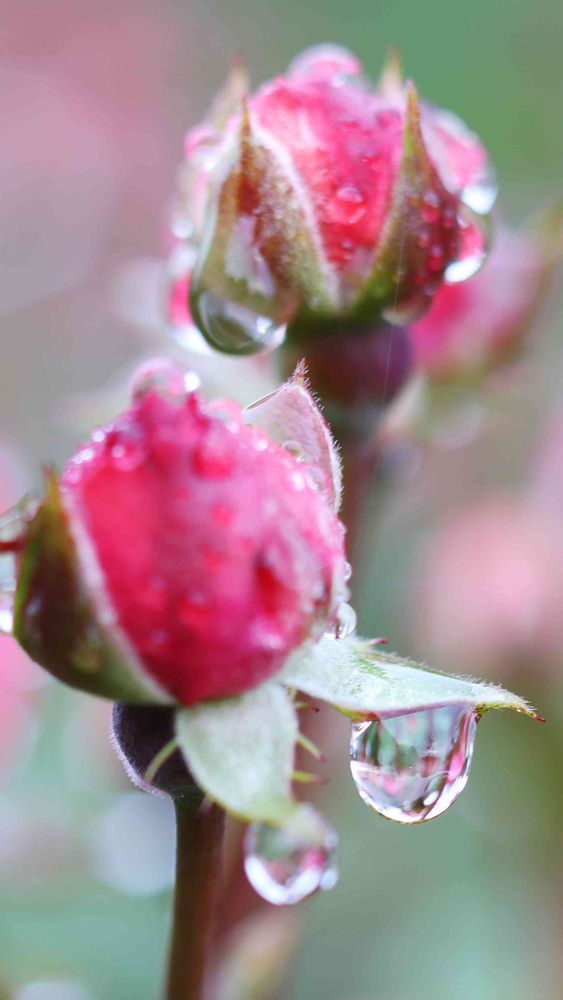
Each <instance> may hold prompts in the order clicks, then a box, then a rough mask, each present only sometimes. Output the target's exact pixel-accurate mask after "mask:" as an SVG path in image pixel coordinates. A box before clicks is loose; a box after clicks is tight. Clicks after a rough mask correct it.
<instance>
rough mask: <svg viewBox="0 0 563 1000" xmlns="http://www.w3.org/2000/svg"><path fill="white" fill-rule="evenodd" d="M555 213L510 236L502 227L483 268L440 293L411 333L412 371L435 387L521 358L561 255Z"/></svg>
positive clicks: (482, 373) (512, 232)
mask: <svg viewBox="0 0 563 1000" xmlns="http://www.w3.org/2000/svg"><path fill="white" fill-rule="evenodd" d="M560 231H561V227H560V223H559V222H558V219H557V213H556V212H553V213H551V212H550V213H548V215H546V218H545V220H544V224H543V225H542V226H541V227H539V226H537V227H535V228H534V229H532V228H531V227H530V228H528V229H523V230H520V231H513V230H510V229H508V228H507V227H506V226H499V228H498V235H497V240H496V243H495V246H494V248H493V251H492V253H491V256H490V259H489V261H488V263H487V267H486V268H484V269H483V270H482V271H481V272H480V273H479V274H477V275H476V276H475V277H474V278H471V280H470V281H466V282H465V283H464V284H461V285H450V286H448V285H444V286H443V287H442V288H441V289H440V290H439V292H438V293H437V295H436V298H435V299H434V302H433V304H432V307H431V309H430V311H429V312H428V313H427V314H426V315H425V316H424V317H422V319H419V320H418V322H416V323H414V324H413V325H412V326H411V327H410V336H411V340H412V345H413V352H414V363H415V367H416V368H418V369H419V370H421V371H423V372H425V374H426V375H428V376H429V377H430V378H431V379H433V380H436V381H445V380H450V381H451V380H453V379H457V380H470V379H475V378H478V377H481V376H483V375H485V374H486V373H487V372H491V371H493V370H494V369H496V368H498V367H499V366H500V365H503V364H506V363H507V362H510V361H512V360H515V359H516V358H518V356H519V355H520V354H521V352H522V349H523V346H524V343H525V339H526V335H527V333H528V331H529V330H530V328H531V325H532V322H533V320H534V317H535V314H536V310H537V306H538V305H539V303H540V301H541V298H542V294H543V291H544V289H545V285H546V282H547V280H548V279H549V276H550V272H551V270H552V266H553V264H554V262H555V260H556V258H557V256H558V254H560V247H559V248H558V247H557V243H556V240H557V232H559V233H560Z"/></svg>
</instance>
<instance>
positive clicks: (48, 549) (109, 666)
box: [13, 471, 171, 704]
mask: <svg viewBox="0 0 563 1000" xmlns="http://www.w3.org/2000/svg"><path fill="white" fill-rule="evenodd" d="M99 619H100V616H99V614H97V613H96V610H95V608H94V605H93V601H92V599H91V597H90V596H89V594H88V592H87V589H86V586H85V583H84V579H83V573H82V572H81V568H80V563H79V557H78V552H77V546H76V543H75V540H74V538H73V537H72V534H71V531H70V528H69V523H68V517H67V514H66V511H65V509H64V506H63V502H62V497H61V492H60V489H59V483H58V479H57V476H56V475H55V473H54V472H52V471H50V472H48V473H47V475H46V491H45V498H44V500H43V501H42V503H41V505H40V507H39V508H38V510H37V512H36V514H35V516H34V517H33V519H32V520H31V522H30V524H29V527H28V531H27V535H26V539H25V543H24V548H23V552H22V555H21V560H20V565H19V572H18V582H17V589H16V595H15V607H14V625H13V634H14V636H15V638H16V639H17V640H18V642H19V644H20V646H21V647H22V648H23V649H24V650H25V652H26V653H27V654H28V655H29V656H30V657H31V659H32V660H35V661H36V662H37V663H39V664H40V665H41V666H42V667H44V668H45V669H46V670H48V671H49V673H51V674H53V675H54V676H55V677H56V678H57V679H58V680H60V681H63V682H64V683H65V684H69V685H70V686H71V687H75V688H79V689H80V690H81V691H87V692H89V693H90V694H95V695H98V696H100V697H103V698H110V699H112V700H114V701H121V702H125V703H130V704H162V703H164V702H166V701H171V699H167V698H166V696H164V695H162V694H161V693H160V692H159V691H158V690H157V688H156V685H155V684H154V683H153V682H152V681H151V679H150V678H148V677H147V678H145V677H144V676H143V675H142V673H141V671H140V669H139V667H138V665H137V664H136V663H135V664H133V663H132V662H129V660H128V657H127V655H126V654H125V650H124V649H121V648H120V643H119V642H118V641H117V640H116V638H115V636H112V635H111V634H110V630H109V629H108V628H106V627H105V626H104V625H102V623H101V622H100V620H99ZM131 655H133V654H131Z"/></svg>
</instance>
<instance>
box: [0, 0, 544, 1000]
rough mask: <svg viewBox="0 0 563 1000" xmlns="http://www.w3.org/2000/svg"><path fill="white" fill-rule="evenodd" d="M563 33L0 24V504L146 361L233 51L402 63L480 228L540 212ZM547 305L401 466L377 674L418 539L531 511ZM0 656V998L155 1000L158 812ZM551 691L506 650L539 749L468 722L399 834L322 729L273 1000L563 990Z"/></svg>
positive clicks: (379, 7) (388, 495)
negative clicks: (196, 164) (519, 360)
mask: <svg viewBox="0 0 563 1000" xmlns="http://www.w3.org/2000/svg"><path fill="white" fill-rule="evenodd" d="M562 32H563V6H562V5H561V4H560V3H559V2H556V0H537V2H535V3H532V2H531V0H482V2H478V0H473V2H472V0H464V2H461V0H448V2H445V0H427V2H426V3H424V4H419V3H414V2H412V0H410V2H409V0H393V2H390V0H386V2H383V0H380V2H375V3H374V2H373V0H370V2H368V0H347V2H346V3H345V4H337V3H336V2H335V0H322V2H321V0H307V2H304V3H300V2H297V0H283V2H282V0H265V2H264V0H262V2H258V0H238V2H236V3H233V2H231V3H228V2H227V0H206V2H195V0H182V2H180V0H177V2H174V0H153V2H148V0H147V2H135V0H112V2H111V3H110V2H109V0H81V3H80V4H74V3H71V2H70V0H35V2H34V0H20V2H19V3H17V4H14V3H5V2H4V3H3V4H2V11H1V19H0V81H1V83H2V85H1V86H0V107H1V109H2V121H3V123H4V127H3V145H4V153H3V156H2V164H1V165H0V178H1V190H2V199H1V201H0V222H1V231H2V240H1V244H2V245H1V248H0V314H1V318H2V337H3V354H2V365H1V367H0V463H1V466H0V475H1V476H2V483H3V485H2V496H3V499H4V500H5V504H6V505H8V504H9V503H10V502H11V501H12V500H14V499H15V498H16V497H17V495H18V492H20V491H23V490H25V489H27V488H28V487H29V486H33V485H37V484H38V482H39V473H38V470H39V468H40V463H41V462H43V461H45V460H48V461H51V460H56V461H58V462H59V463H60V462H62V461H64V459H65V458H66V457H67V456H68V455H69V453H70V450H71V448H72V447H73V445H74V444H75V443H76V441H77V439H78V438H79V436H80V434H81V433H82V432H83V429H84V427H85V426H86V425H87V424H88V421H89V418H90V415H91V416H92V419H98V418H100V419H103V418H104V417H105V416H106V415H107V410H108V409H109V410H111V407H112V402H113V399H114V395H116V394H117V395H118V393H117V390H115V393H114V391H113V390H112V391H111V392H109V395H108V392H107V390H105V391H104V394H102V395H101V396H98V395H97V392H96V391H97V390H98V389H99V388H100V387H106V386H107V385H108V384H110V383H112V382H113V383H114V384H116V383H115V380H116V376H117V373H119V372H121V371H122V370H123V369H126V368H127V367H128V366H132V365H133V363H134V362H135V360H136V359H138V358H140V357H141V356H143V355H146V354H147V353H154V352H155V351H159V350H166V349H167V342H166V341H165V340H164V338H163V335H162V333H161V331H160V330H159V329H158V327H157V325H153V326H151V325H150V324H149V323H148V322H147V323H145V322H140V323H135V322H133V321H132V317H133V314H134V313H137V315H140V316H141V317H142V314H143V310H144V308H145V305H144V304H145V302H146V299H147V295H148V291H147V288H146V287H145V286H144V284H143V281H142V280H140V279H139V276H142V275H143V274H145V273H146V274H147V275H148V274H149V273H151V274H152V271H151V270H150V268H151V266H152V265H151V262H152V261H154V259H155V258H157V257H159V256H160V255H161V254H162V252H163V234H164V230H165V217H164V210H165V206H166V204H167V202H168V199H169V195H170V191H171V189H172V186H173V183H174V176H175V171H176V167H177V163H178V161H179V158H180V155H181V148H182V138H183V135H184V133H185V131H186V129H187V128H188V127H189V126H191V125H193V124H195V123H196V122H197V121H198V119H199V118H200V117H201V115H202V114H203V113H204V111H205V109H206V106H207V104H208V103H209V101H210V98H211V97H212V95H213V93H214V91H215V89H216V88H217V87H218V86H219V85H220V84H221V82H222V80H223V78H224V76H225V73H226V70H227V67H228V64H229V61H230V59H231V57H232V55H233V54H234V53H236V52H242V53H243V54H244V56H245V57H246V59H247V61H248V64H249V67H250V70H251V73H252V78H253V80H254V81H256V82H258V81H260V80H261V79H264V78H267V77H269V76H272V75H274V74H275V73H278V72H281V71H283V69H284V67H285V66H286V65H287V63H288V62H289V61H290V59H292V58H293V56H294V55H295V54H296V53H297V52H298V51H300V50H301V49H302V48H304V47H306V46H308V45H310V44H314V43H317V42H319V41H334V42H337V43H339V44H341V45H345V46H348V47H350V48H352V49H354V50H355V51H356V52H357V53H358V55H359V56H360V58H361V59H362V60H363V61H364V64H365V67H366V70H367V72H368V73H369V74H370V75H371V76H375V77H376V76H377V74H378V73H379V69H380V66H381V63H382V60H383V57H384V54H385V51H386V49H387V48H388V46H389V45H390V44H393V45H395V46H397V47H398V48H399V49H400V50H401V51H402V53H403V57H404V62H405V66H406V70H407V73H408V75H409V76H412V78H413V79H414V80H415V82H416V83H417V85H418V87H419V89H420V91H421V92H422V93H423V94H424V95H425V96H426V97H427V98H428V99H429V100H432V101H434V102H436V103H437V104H440V105H442V106H445V107H448V108H450V109H452V110H455V111H456V112H457V113H458V114H459V115H460V116H461V117H462V118H463V119H464V120H465V121H466V122H467V123H468V124H469V125H470V126H471V127H472V128H474V129H475V130H476V131H477V132H478V133H479V134H480V135H481V137H482V138H483V140H484V142H485V144H486V145H487V147H488V148H489V150H490V153H491V157H492V159H493V161H494V163H495V164H496V167H497V170H498V175H499V182H500V191H501V199H500V201H501V209H502V210H503V212H504V214H505V215H507V216H508V217H509V219H511V220H513V221H514V222H519V221H521V220H524V219H525V218H526V217H527V216H529V215H530V214H532V213H534V212H535V211H536V210H538V209H539V208H541V207H542V206H544V205H545V204H546V203H548V202H549V201H552V200H554V199H555V198H557V197H558V196H561V193H562V192H561V177H562V176H563V126H562V124H561V93H562V85H563V73H562V69H561V37H562ZM143 267H146V271H144V270H143ZM147 280H148V279H147ZM124 299H126V300H127V301H126V304H125V306H124V305H123V301H124ZM562 306H563V296H562V294H561V292H560V289H559V287H558V286H557V283H556V284H555V286H554V287H553V288H552V289H551V291H550V293H549V296H548V298H547V301H546V302H545V303H544V306H543V309H542V312H541V316H540V318H539V321H538V323H537V330H536V334H537V337H536V339H535V340H534V343H533V346H532V349H531V351H530V355H529V360H528V363H527V365H526V367H525V369H524V371H523V372H522V373H521V374H520V376H519V380H516V382H515V383H514V384H512V385H511V390H510V393H509V394H508V397H506V396H504V397H502V398H501V400H500V402H498V404H497V405H495V402H494V400H493V402H492V403H491V404H490V406H489V410H488V413H487V415H486V417H485V419H484V421H483V422H482V427H481V433H480V434H479V436H478V437H476V438H474V439H472V440H470V441H468V443H467V444H466V445H465V446H464V447H463V448H457V449H452V448H450V449H447V450H443V449H435V450H432V449H430V450H429V451H428V452H425V453H424V455H423V456H422V457H421V459H420V461H419V462H418V463H415V466H416V467H413V468H411V467H410V466H409V467H408V468H407V470H406V472H405V471H404V470H403V473H404V474H403V473H401V470H399V472H398V473H397V474H396V475H395V476H394V477H391V481H390V482H388V484H387V486H386V489H385V490H384V491H383V493H382V495H381V496H379V497H378V498H377V503H374V508H373V511H372V518H371V519H370V522H369V530H368V533H367V534H368V537H367V538H366V545H365V547H364V549H365V551H364V556H363V562H362V566H361V567H359V568H358V573H357V580H358V583H357V586H358V591H359V594H360V598H359V611H360V624H361V627H362V630H363V631H365V632H366V633H367V634H375V635H381V634H383V635H386V636H388V637H389V639H390V643H391V645H392V647H393V648H396V649H397V650H398V651H400V652H401V653H405V654H411V655H417V654H419V655H428V656H429V657H430V656H431V655H432V653H433V646H432V642H431V641H430V640H429V639H428V641H426V639H425V633H424V627H423V625H424V623H422V627H421V625H420V614H419V613H417V607H418V604H419V603H420V599H421V598H420V594H419V591H418V589H417V587H418V583H419V574H420V573H421V572H422V570H421V568H420V567H421V566H422V561H423V560H424V559H426V558H427V555H428V551H431V550H432V539H433V537H434V535H433V533H434V532H435V531H436V530H439V528H440V526H441V524H442V523H443V522H444V521H445V520H446V519H448V518H449V517H451V516H453V515H455V512H456V511H457V510H458V509H459V508H460V507H462V506H463V505H464V504H465V503H466V502H467V501H468V500H470V499H472V498H477V499H479V497H481V496H483V495H484V494H486V493H487V492H490V491H491V490H492V491H495V490H498V489H501V488H502V489H510V490H515V491H518V490H521V489H523V488H524V487H525V484H526V481H527V477H528V476H529V470H530V467H531V465H533V462H534V456H535V454H536V451H537V449H538V447H539V443H540V442H541V440H542V436H543V434H544V429H545V427H546V426H547V423H548V422H549V420H550V419H551V418H552V414H553V411H554V408H556V407H557V404H558V402H559V401H560V390H559V386H560V381H561V376H562V374H563V338H562V337H561V333H562V332H563V329H562V327H563V320H562V318H561V317H562V316H563V313H562V311H561V307H562ZM192 361H193V363H194V364H195V365H196V366H197V364H198V361H197V358H196V359H195V360H194V359H192ZM252 365H253V363H252V362H246V361H240V362H237V363H236V365H235V366H234V367H233V365H232V364H231V365H230V366H229V365H225V366H224V368H221V365H213V366H212V367H213V372H212V374H211V375H210V374H209V372H208V371H207V369H206V368H205V363H204V362H203V361H202V366H203V377H204V383H205V382H206V380H207V383H208V384H209V385H210V386H212V387H213V388H215V387H216V385H217V383H219V384H221V379H223V384H222V389H223V391H225V392H229V393H231V394H232V395H233V396H240V397H241V398H242V399H244V400H245V401H246V398H247V397H248V396H249V394H251V391H252V389H253V388H254V387H255V385H256V384H257V383H258V382H259V377H258V376H257V375H256V373H255V369H254V368H253V367H252ZM208 367H209V365H208ZM507 399H508V401H507ZM558 440H559V445H556V448H555V451H556V454H557V453H559V454H560V456H561V465H562V467H563V436H561V437H560V438H559V439H558ZM407 464H408V463H407ZM562 499H563V497H562ZM539 527H540V530H541V525H540V526H539ZM560 597H561V606H562V607H563V593H561V594H560ZM0 642H1V646H0V663H3V662H4V660H5V662H6V666H5V677H6V678H8V680H7V682H6V685H5V691H1V692H0V716H1V717H2V738H1V740H0V751H1V755H0V768H1V771H0V981H2V982H3V983H4V984H5V989H6V996H7V997H17V998H18V1000H150V998H153V997H156V996H157V995H158V990H159V983H160V981H161V976H162V968H163V959H164V949H165V940H166V933H167V921H168V907H169V895H168V890H169V886H170V879H171V863H172V854H173V843H172V830H171V817H170V813H169V810H168V807H167V805H166V803H164V802H161V801H158V800H153V799H146V798H144V797H143V796H142V795H141V794H140V793H137V792H134V791H132V790H131V786H129V785H128V781H127V779H126V777H125V775H124V774H123V773H122V772H121V770H120V766H119V765H118V764H117V762H116V761H115V759H114V757H113V753H112V751H111V749H110V748H109V745H108V738H107V737H108V731H109V715H108V710H107V706H104V705H98V704H97V703H96V702H94V701H91V700H89V699H87V698H86V697H85V696H81V695H79V694H75V693H73V692H70V691H64V690H62V689H60V688H58V687H56V686H55V685H54V684H50V683H47V682H40V679H39V678H38V674H39V671H38V670H36V669H35V668H31V667H28V666H27V664H25V663H24V662H23V660H22V659H21V658H18V654H17V651H16V650H15V649H14V647H13V646H12V643H11V640H10V639H8V638H5V639H2V640H0ZM425 643H426V646H425ZM421 647H425V648H421ZM465 653H466V655H465V656H464V657H463V661H464V662H463V663H461V662H459V663H456V662H448V663H447V664H445V663H444V664H442V665H443V666H444V667H447V668H448V669H451V670H455V669H456V668H457V669H465V670H467V669H468V667H467V658H468V657H467V650H466V651H465ZM469 660H470V663H471V666H470V669H471V671H472V672H473V673H474V674H476V675H480V674H483V675H488V676H489V677H491V679H493V678H494V677H495V676H496V674H495V669H494V666H495V665H494V663H493V664H491V663H486V664H485V663H480V662H479V658H478V657H477V659H476V661H475V662H473V661H472V659H471V656H469ZM437 665H440V664H437ZM499 669H500V665H499ZM562 676H563V652H562V653H561V657H560V658H558V657H557V656H556V657H551V658H550V659H549V662H546V658H545V657H544V656H539V655H538V657H537V658H536V657H535V656H534V655H533V651H532V652H530V650H529V649H528V650H526V654H525V655H519V654H515V656H514V662H512V661H511V660H510V659H509V660H508V662H503V663H502V673H501V674H499V675H498V679H499V680H500V681H502V682H503V683H505V684H506V685H508V686H509V687H510V686H511V685H512V686H514V687H516V688H517V689H518V690H519V691H520V693H522V694H523V695H525V696H527V697H528V698H530V699H531V700H532V701H534V702H535V703H537V704H538V706H539V709H540V711H541V712H542V714H544V715H546V717H547V718H548V725H546V726H543V727H540V726H533V725H532V724H531V723H529V722H527V721H525V720H523V719H520V718H518V717H516V716H515V717H505V716H503V715H500V714H499V715H497V716H495V717H491V718H487V719H485V721H484V722H483V724H482V726H481V727H480V732H479V734H478V742H477V752H476V758H475V763H474V767H473V775H472V779H471V781H470V783H469V786H468V789H467V791H466V792H465V793H464V795H463V797H462V799H461V800H460V802H459V803H458V804H457V805H456V806H455V807H454V808H453V809H452V810H451V812H450V813H448V814H447V815H446V816H445V817H443V818H441V819H439V820H438V821H437V822H435V823H430V824H429V825H427V826H423V827H421V828H420V829H416V828H415V829H406V828H397V827H395V826H394V825H392V824H388V823H385V822H384V821H383V820H381V819H379V818H378V817H376V816H374V815H371V814H370V813H369V812H368V810H367V809H366V807H365V806H364V805H362V803H361V802H360V800H359V798H358V796H357V794H356V792H355V789H354V787H353V784H352V782H351V779H350V777H349V773H348V767H347V758H346V733H345V728H342V729H341V731H340V735H341V738H342V742H341V744H340V745H339V746H338V747H337V748H333V749H332V759H333V761H334V767H333V776H332V779H331V783H330V785H329V787H328V790H327V791H326V792H325V793H324V795H323V808H324V809H325V811H326V812H327V814H328V815H330V817H331V821H332V822H333V823H334V825H335V826H336V827H337V829H338V831H339V833H340V835H341V839H342V875H341V880H340V883H339V885H338V887H337V888H336V889H335V890H334V891H333V892H331V893H327V894H325V895H323V896H322V898H321V897H317V898H315V899H314V900H312V901H311V902H310V903H309V904H306V905H304V906H303V908H302V916H303V917H304V923H303V932H302V934H300V937H299V948H298V951H297V954H296V955H295V956H294V957H292V959H291V968H290V975H289V977H288V981H287V986H286V988H285V993H284V995H286V996H287V997H288V998H290V1000H418V998H424V1000H426V998H431V1000H451V998H463V1000H465V998H476V1000H527V998H529V997H530V996H542V997H550V998H551V997H553V998H555V997H557V996H560V990H561V985H560V984H561V980H562V977H563V958H562V952H561V945H560V943H561V933H562V930H563V917H562V910H561V893H562V888H563V869H562V864H561V861H562V859H561V827H562V819H563V809H562V806H563V788H562V782H561V751H562V745H563V738H562V737H561V722H562V721H563V685H562V683H561V677H562ZM0 687H1V678H0ZM4 703H5V708H4V709H2V705H3V704H4ZM49 981H50V982H51V983H52V984H53V983H54V985H52V986H51V987H46V986H41V985H40V984H41V983H42V982H49ZM33 983H35V986H33V987H31V988H30V986H29V984H33ZM38 984H39V985H38ZM49 988H50V989H51V992H48V989H49ZM26 990H27V992H26ZM33 990H35V992H33ZM41 990H43V992H41ZM45 990H47V992H45ZM65 991H66V992H65ZM0 995H1V994H0ZM267 995H268V994H265V996H267Z"/></svg>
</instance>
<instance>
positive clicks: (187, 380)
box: [131, 358, 201, 406]
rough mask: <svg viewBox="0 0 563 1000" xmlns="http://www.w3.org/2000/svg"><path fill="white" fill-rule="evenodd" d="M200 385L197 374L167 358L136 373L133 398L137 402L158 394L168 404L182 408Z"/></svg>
mask: <svg viewBox="0 0 563 1000" xmlns="http://www.w3.org/2000/svg"><path fill="white" fill-rule="evenodd" d="M200 384H201V382H200V379H199V376H198V375H196V373H195V372H187V371H185V370H184V369H183V368H182V367H181V366H180V365H175V364H174V363H173V362H172V361H168V360H167V359H166V358H155V359H152V360H150V361H147V362H146V363H145V364H144V365H142V366H141V367H140V368H139V369H138V370H137V371H136V372H135V375H134V376H133V382H132V385H131V396H132V398H133V399H134V400H135V402H137V401H138V400H140V399H142V398H143V397H144V396H146V395H147V394H148V393H151V392H157V393H158V394H159V395H160V396H162V398H163V399H165V400H166V401H167V402H169V403H176V404H177V405H179V406H181V405H182V404H183V403H185V401H186V398H187V397H188V396H189V395H190V394H191V393H192V392H195V391H196V390H197V389H199V387H200Z"/></svg>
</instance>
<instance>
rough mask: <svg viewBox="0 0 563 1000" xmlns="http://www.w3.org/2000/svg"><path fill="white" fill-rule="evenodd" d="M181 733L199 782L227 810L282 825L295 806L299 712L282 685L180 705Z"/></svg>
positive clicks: (180, 739)
mask: <svg viewBox="0 0 563 1000" xmlns="http://www.w3.org/2000/svg"><path fill="white" fill-rule="evenodd" d="M176 734H177V737H178V742H179V744H180V749H181V751H182V753H183V755H184V758H185V760H186V764H187V766H188V767H189V769H190V771H191V773H192V775H193V777H194V778H195V780H196V781H197V783H198V785H200V787H201V788H202V789H203V790H204V791H205V792H206V794H207V795H209V796H210V798H212V799H214V801H215V802H218V803H219V804H220V805H222V806H223V807H224V808H225V809H227V810H228V812H231V813H234V814H235V815H237V816H239V817H240V818H241V819H244V820H246V821H252V820H260V821H262V822H265V823H276V824H277V823H280V822H283V820H284V819H285V818H286V817H287V816H288V815H289V814H290V813H291V812H292V811H293V808H294V805H293V800H292V796H291V778H292V773H293V756H294V748H295V740H296V738H297V716H296V713H295V709H294V707H293V703H292V701H291V698H290V696H289V694H288V693H287V691H286V690H284V688H282V687H281V686H280V685H278V684H276V683H272V682H268V683H266V684H262V685H261V686H260V687H257V688H254V689H253V690H252V691H248V692H246V694H243V695H240V696H238V697H236V698H226V699H225V700H222V701H215V702H211V701H208V702H203V703H201V704H200V705H195V706H194V707H193V708H186V709H181V710H179V711H178V712H177V715H176Z"/></svg>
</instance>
